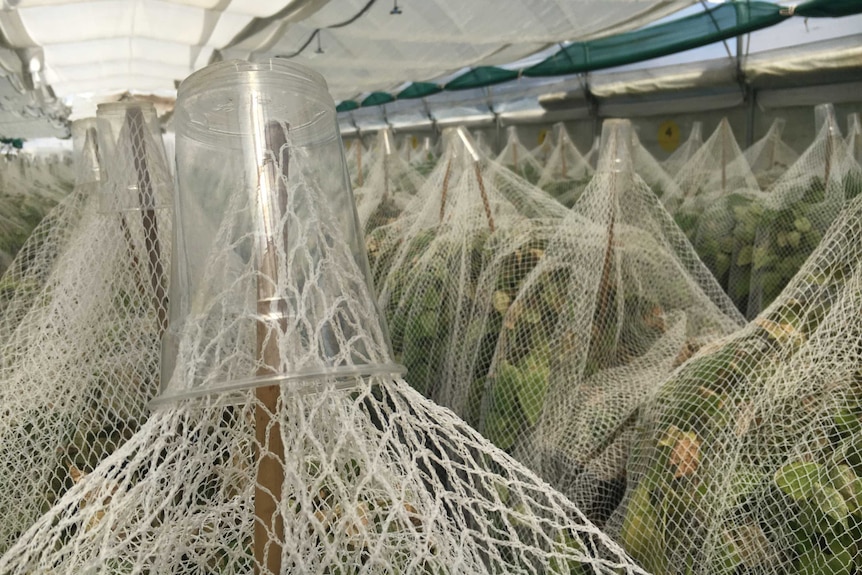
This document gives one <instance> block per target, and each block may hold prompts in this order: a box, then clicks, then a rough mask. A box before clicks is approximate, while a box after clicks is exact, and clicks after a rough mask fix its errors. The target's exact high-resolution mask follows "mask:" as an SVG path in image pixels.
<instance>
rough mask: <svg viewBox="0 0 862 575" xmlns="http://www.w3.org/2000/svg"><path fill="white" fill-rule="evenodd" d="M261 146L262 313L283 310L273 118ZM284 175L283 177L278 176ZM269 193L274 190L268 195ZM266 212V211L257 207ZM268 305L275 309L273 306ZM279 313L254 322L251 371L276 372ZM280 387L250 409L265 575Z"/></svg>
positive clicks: (259, 394) (280, 165) (272, 540)
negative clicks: (273, 205) (272, 204)
mask: <svg viewBox="0 0 862 575" xmlns="http://www.w3.org/2000/svg"><path fill="white" fill-rule="evenodd" d="M265 138H266V149H267V151H268V152H269V154H271V155H272V157H273V158H275V161H273V160H271V159H270V157H269V154H268V155H267V158H265V159H263V161H262V162H260V164H262V165H261V166H260V176H261V177H260V186H261V190H260V197H259V200H258V201H260V202H267V201H272V199H275V200H276V201H277V209H276V210H275V213H274V214H273V213H261V219H262V222H263V225H264V227H265V228H266V229H265V230H264V235H265V237H266V246H265V248H263V249H262V250H261V254H260V260H259V269H258V272H259V275H258V281H257V300H258V301H257V312H258V314H260V316H261V317H271V316H272V315H273V314H274V313H276V314H284V312H285V309H284V308H285V306H284V304H283V302H281V301H280V300H279V296H278V289H277V285H278V255H277V242H278V241H279V239H281V238H283V237H284V235H283V234H277V227H278V225H279V224H280V219H281V218H282V217H283V216H284V214H285V212H286V211H287V189H286V187H285V185H286V184H285V181H286V179H287V167H288V148H287V138H286V135H285V133H284V129H283V128H282V126H281V125H280V124H279V123H278V122H269V123H268V124H267V126H266V129H265ZM282 176H283V178H282ZM273 195H276V197H275V198H273ZM263 211H266V210H262V212H263ZM273 305H277V307H278V309H277V310H274V309H273ZM284 327H285V320H284V319H283V315H282V317H281V318H279V320H278V323H277V324H276V325H273V323H272V322H267V321H263V320H262V321H259V322H258V324H257V350H256V352H257V359H258V362H259V365H260V367H259V368H258V370H257V373H256V375H258V376H260V377H266V376H273V375H276V374H278V373H279V370H280V364H281V354H280V351H279V346H278V342H279V336H280V332H281V331H283V330H284ZM280 390H281V387H280V386H279V385H268V386H263V387H258V388H256V389H255V397H256V399H257V403H256V404H255V408H254V425H255V439H256V440H257V445H258V448H257V449H258V452H257V477H256V478H255V485H254V516H255V523H254V558H255V572H256V573H260V572H261V570H262V569H265V570H266V571H265V572H266V573H267V574H269V575H281V552H282V546H283V542H284V519H283V517H282V515H281V510H280V505H281V500H282V486H283V484H284V442H283V441H282V437H281V423H280V418H279V409H280V405H279V397H280Z"/></svg>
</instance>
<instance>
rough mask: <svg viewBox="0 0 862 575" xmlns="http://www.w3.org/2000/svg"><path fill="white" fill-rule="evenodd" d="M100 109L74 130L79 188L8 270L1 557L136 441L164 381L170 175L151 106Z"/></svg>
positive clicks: (1, 346)
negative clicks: (161, 361)
mask: <svg viewBox="0 0 862 575" xmlns="http://www.w3.org/2000/svg"><path fill="white" fill-rule="evenodd" d="M99 114H100V116H99V120H98V122H97V121H96V120H95V119H88V120H80V121H77V122H75V124H74V125H73V132H74V147H75V161H76V164H77V170H76V172H77V176H76V185H75V188H74V190H73V191H72V192H71V193H70V194H69V195H68V196H66V197H65V198H64V199H63V200H62V201H61V202H60V203H59V204H58V205H57V206H56V207H55V208H54V209H53V210H51V211H50V212H49V214H48V215H47V216H46V217H45V218H44V219H43V220H42V221H41V223H40V224H39V225H38V226H37V228H36V230H35V231H34V233H33V234H32V235H31V236H30V237H29V238H28V240H27V242H26V243H25V245H24V247H23V248H22V249H21V251H20V252H19V254H18V257H17V258H16V259H15V260H14V261H13V263H12V265H11V266H10V268H9V269H8V270H7V272H6V273H5V274H4V275H3V278H2V286H3V293H2V300H0V405H2V411H3V417H2V418H0V468H2V470H3V471H2V473H0V508H2V509H3V510H4V521H3V523H2V526H0V551H3V550H5V549H6V548H7V547H8V546H9V545H11V544H12V543H13V542H14V541H15V540H16V539H17V538H18V537H19V536H20V535H21V534H22V533H24V532H25V531H26V530H27V529H28V528H30V526H31V525H32V524H33V523H34V522H35V521H37V519H38V518H39V517H40V516H41V515H42V514H43V513H45V512H46V511H47V510H48V509H49V508H50V507H51V506H52V505H54V504H55V503H57V502H58V501H59V500H61V499H62V496H63V495H64V494H65V493H66V492H67V491H68V490H69V489H71V488H72V487H73V486H74V484H75V483H76V482H77V481H79V480H80V479H81V477H83V476H84V475H86V474H87V473H88V472H89V471H91V470H92V469H93V468H95V467H96V466H97V465H98V464H99V463H100V462H101V461H102V460H104V459H105V458H106V457H108V456H109V455H110V454H111V453H113V451H115V450H116V449H117V448H118V447H119V446H120V445H122V444H123V443H124V442H125V441H126V440H127V439H128V438H129V437H131V436H132V434H133V433H134V431H135V430H136V429H137V428H138V426H139V425H141V423H142V422H143V420H144V419H145V416H146V413H147V402H148V401H149V400H150V399H151V398H152V397H153V396H154V395H155V393H156V392H157V390H158V387H159V347H160V344H161V336H162V335H163V332H164V328H165V322H166V319H167V300H166V298H167V277H166V273H167V270H168V268H169V266H168V263H167V262H168V257H169V248H170V238H171V222H170V218H169V217H166V214H167V215H168V216H169V215H170V212H169V211H168V210H166V209H165V208H167V207H168V205H169V204H170V202H171V193H172V192H171V187H172V183H171V176H170V172H169V170H168V166H167V163H166V158H165V154H164V149H163V147H162V140H161V135H160V131H159V127H158V120H157V119H156V115H155V110H154V109H153V107H152V105H151V104H147V105H139V104H132V103H123V104H108V105H103V106H100V108H99ZM97 124H98V125H97Z"/></svg>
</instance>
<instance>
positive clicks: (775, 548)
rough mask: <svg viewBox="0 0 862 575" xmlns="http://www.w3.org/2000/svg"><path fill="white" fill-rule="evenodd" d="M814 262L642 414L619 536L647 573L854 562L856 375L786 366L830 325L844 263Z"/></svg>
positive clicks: (859, 447)
mask: <svg viewBox="0 0 862 575" xmlns="http://www.w3.org/2000/svg"><path fill="white" fill-rule="evenodd" d="M797 231H799V230H797ZM788 233H792V231H791V232H787V231H785V232H784V234H785V241H786V236H787V234H788ZM804 233H805V232H804V231H800V234H804ZM776 235H777V234H776ZM800 241H801V239H800ZM857 263H858V262H857ZM811 269H813V271H811V272H802V273H804V274H805V275H804V276H800V277H798V278H797V280H795V281H796V282H797V283H795V287H794V289H793V293H792V294H791V295H792V297H791V296H788V297H785V298H784V299H783V300H782V301H781V302H780V303H778V304H776V305H774V306H773V307H771V308H770V309H769V310H767V311H768V312H767V313H765V314H763V315H761V316H760V317H758V318H757V319H756V320H754V322H753V323H752V324H751V325H750V326H749V328H747V329H746V330H745V331H743V332H740V333H739V334H736V335H734V336H732V337H731V338H728V339H725V340H723V341H722V342H721V343H719V344H716V345H714V346H711V347H710V348H709V349H708V350H706V349H705V350H703V351H702V352H701V353H700V354H699V355H697V356H695V357H694V358H692V359H691V360H690V361H688V362H687V363H686V364H684V365H683V366H682V367H681V368H680V369H678V370H677V371H676V372H675V374H674V375H673V376H672V377H671V378H670V379H669V380H668V381H667V382H666V383H665V384H664V386H663V389H662V392H661V393H660V395H659V396H658V397H657V398H656V399H655V401H654V402H653V403H652V409H653V411H651V412H649V415H645V417H644V418H643V421H642V422H641V424H642V425H643V426H644V428H645V429H646V432H645V433H643V434H641V438H640V440H639V443H638V444H637V446H636V447H635V449H634V450H633V452H632V456H631V458H630V460H629V461H630V463H629V467H630V469H637V470H638V476H637V477H636V478H632V479H633V480H634V481H635V482H636V483H635V484H634V485H633V487H632V489H631V492H630V494H629V496H628V499H627V501H626V504H625V507H624V508H623V510H622V524H621V532H620V541H621V543H622V544H623V545H624V546H625V548H626V550H627V551H628V552H629V553H630V554H631V555H632V556H633V557H634V558H635V559H636V560H638V561H639V562H640V564H641V565H642V566H643V567H644V568H646V569H647V570H649V571H651V572H653V573H662V574H670V573H678V574H687V573H692V572H710V573H727V574H734V573H774V574H779V573H781V574H787V575H809V574H810V575H814V574H824V575H851V574H854V573H858V572H859V571H860V569H862V553H860V552H862V549H860V541H862V443H860V438H862V377H860V374H859V371H858V369H857V370H855V371H854V370H849V371H848V374H847V377H846V378H844V379H842V380H840V381H829V382H811V383H814V385H813V386H808V384H809V382H808V381H805V380H803V379H798V380H797V379H795V378H804V376H800V375H798V374H797V375H795V374H794V372H793V371H792V370H790V369H788V365H798V366H800V367H801V368H802V369H805V370H811V368H812V365H811V362H813V361H817V359H816V358H817V356H816V355H814V354H812V353H811V349H810V346H809V345H808V343H807V342H808V341H809V339H810V337H811V336H812V334H814V333H815V332H817V331H818V330H820V329H822V327H823V326H826V327H827V329H829V327H830V326H829V325H828V324H829V322H830V321H834V319H835V318H831V319H830V320H826V318H827V315H828V314H829V313H830V309H831V307H830V306H831V305H832V304H833V303H834V302H835V301H836V294H837V293H840V292H841V291H842V290H844V289H846V288H845V281H846V280H847V279H849V278H851V277H852V275H853V273H854V269H853V262H850V263H849V264H848V262H841V261H838V260H837V258H836V261H833V262H829V265H828V266H822V267H820V268H811ZM821 352H825V353H829V352H828V351H826V350H821ZM815 367H816V366H815ZM792 390H797V391H792ZM799 390H804V391H799Z"/></svg>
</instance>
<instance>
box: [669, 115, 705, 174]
mask: <svg viewBox="0 0 862 575" xmlns="http://www.w3.org/2000/svg"><path fill="white" fill-rule="evenodd" d="M702 146H703V123H702V122H694V123H692V125H691V133H689V135H688V139H687V140H686V141H685V142H683V143H682V145H681V146H680V147H678V148H677V149H676V150H674V151H673V153H672V154H671V155H670V156H668V157H667V159H666V160H665V161H664V163H663V164H662V166H663V167H664V169H665V171H666V172H667V173H668V174H670V175H671V176H672V177H676V175H677V174H679V171H680V170H681V169H682V167H683V166H685V165H686V164H687V163H688V161H689V160H690V159H691V158H692V157H693V156H694V155H695V154H696V153H697V151H698V150H700V148H701V147H702Z"/></svg>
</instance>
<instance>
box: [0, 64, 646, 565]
mask: <svg viewBox="0 0 862 575" xmlns="http://www.w3.org/2000/svg"><path fill="white" fill-rule="evenodd" d="M232 65H234V66H239V65H238V64H235V63H233V62H225V63H222V64H219V65H218V66H220V67H221V70H226V69H227V70H228V71H229V72H233V70H231V69H230V68H227V67H228V66H232ZM276 65H277V66H285V64H284V63H283V62H279V63H277V64H273V66H276ZM292 68H296V67H295V66H292ZM217 71H218V70H217ZM269 73H271V72H269ZM194 78H195V76H192V77H191V79H190V80H186V84H184V86H186V85H187V84H188V82H190V81H191V80H193V79H194ZM321 83H322V80H321ZM189 90H190V91H191V90H192V88H189ZM194 95H195V93H194V92H192V95H190V96H187V98H189V99H191V98H192V96H194ZM320 100H321V98H316V100H315V102H314V104H313V105H318V106H319V105H320ZM256 101H258V100H256ZM183 106H184V94H183V87H181V88H180V95H179V101H178V104H177V109H178V111H179V113H180V114H182V113H183ZM328 107H330V108H332V110H331V111H330V113H329V114H328V115H329V117H330V118H331V120H332V122H331V123H332V130H333V131H334V130H335V129H336V128H335V126H336V124H335V120H334V116H335V114H334V105H333V104H332V103H331V100H330V102H329V104H328ZM297 124H299V125H301V124H300V122H297ZM265 130H266V137H265V139H266V148H265V150H264V151H263V154H262V156H261V155H256V154H257V153H260V149H259V148H257V149H251V150H250V149H249V148H245V151H246V153H251V152H255V155H254V157H257V158H258V160H257V162H258V163H257V164H256V165H257V171H258V173H259V174H260V177H259V178H255V179H253V180H251V181H252V182H255V186H254V187H253V188H251V189H248V190H244V189H240V190H229V192H231V193H229V194H216V195H215V197H221V198H229V200H228V205H226V206H225V207H226V208H228V209H227V210H225V212H224V217H223V219H222V220H221V221H220V225H219V229H218V232H217V233H216V234H215V235H214V236H213V240H214V241H213V244H212V246H211V248H212V249H210V250H209V253H208V255H207V258H206V265H205V269H204V270H203V271H202V273H201V276H200V278H199V281H194V282H193V283H192V285H195V286H198V288H199V291H197V292H196V293H191V294H188V296H189V297H190V300H189V303H190V307H189V312H190V313H189V315H188V316H187V318H186V320H187V321H185V322H183V323H182V324H181V325H179V326H178V325H172V329H176V330H177V332H176V333H177V334H178V341H179V345H178V348H177V349H178V354H177V361H176V369H175V370H174V371H173V378H172V380H171V382H170V385H169V387H168V389H167V390H166V396H164V397H163V398H162V400H163V401H162V403H161V404H160V407H159V408H158V410H157V411H155V412H154V414H153V415H152V416H151V417H150V419H149V420H148V421H147V423H146V424H145V425H144V426H143V427H142V429H141V430H140V431H139V432H138V433H137V434H135V436H134V437H132V438H131V439H130V440H129V441H128V442H127V443H126V444H125V445H124V446H123V447H122V448H121V449H119V450H118V451H116V452H115V453H114V454H113V455H112V456H111V457H110V458H108V459H107V460H106V461H104V462H103V463H102V464H101V465H100V466H98V467H97V468H96V469H94V470H93V471H92V472H91V473H89V474H87V475H86V476H84V477H83V478H82V479H81V480H80V481H79V483H78V484H77V485H76V486H75V487H74V488H73V489H72V490H70V491H69V493H68V494H67V495H66V496H65V497H64V498H63V499H62V500H61V501H60V502H59V503H58V504H57V505H56V506H55V507H54V508H52V509H51V510H50V511H49V512H48V513H47V514H45V515H44V516H43V517H42V518H41V519H40V520H39V521H38V522H37V524H36V525H35V526H34V527H33V528H32V529H31V530H30V531H29V532H28V533H27V534H26V535H25V536H24V537H22V538H21V539H20V540H19V542H18V543H17V544H16V545H15V546H14V547H13V548H12V549H11V550H10V551H9V552H8V553H7V554H6V555H5V556H4V557H3V558H2V559H0V571H2V572H4V573H10V574H24V573H28V574H29V573H48V572H53V571H62V572H66V573H89V572H94V571H99V572H104V571H110V572H124V571H132V572H142V573H190V574H192V573H199V574H203V573H212V572H218V573H249V572H251V571H252V570H254V571H255V572H257V573H261V574H281V573H309V574H311V573H317V574H324V573H326V574H334V573H341V574H347V573H375V574H377V573H393V574H395V573H399V574H400V573H535V574H539V573H542V574H545V573H571V572H573V571H574V572H584V573H608V574H610V573H643V572H642V571H641V570H640V569H639V568H637V567H636V566H635V565H634V564H633V563H632V562H631V560H630V559H629V558H628V557H627V556H626V555H625V554H624V553H623V552H622V550H621V549H620V548H619V547H618V546H617V545H615V544H614V543H613V542H612V541H611V540H610V539H608V538H607V537H605V536H604V535H603V534H602V533H601V532H600V531H599V530H598V529H597V528H596V527H595V526H594V525H593V524H591V523H590V522H589V521H587V520H586V519H585V518H584V516H583V515H582V514H581V513H580V512H579V511H578V510H577V508H575V507H574V506H573V505H572V504H571V503H570V502H568V501H567V500H566V499H564V498H563V497H562V496H560V495H559V494H557V493H556V492H555V491H553V490H552V489H551V488H550V487H548V486H547V484H545V483H543V482H542V481H541V480H539V479H538V478H537V477H536V476H535V475H533V474H531V473H530V472H529V471H527V470H526V469H524V468H523V467H522V466H521V465H519V464H518V463H516V462H514V461H513V460H512V459H510V458H509V457H507V456H506V455H504V454H503V453H502V452H500V451H499V450H497V449H495V448H494V447H493V446H492V445H491V444H489V443H488V442H487V441H485V440H484V439H482V438H481V437H480V436H479V435H478V434H477V433H475V432H474V431H472V430H471V429H470V428H468V427H466V426H465V425H464V424H463V423H461V422H460V421H459V420H458V419H457V418H456V417H455V416H454V415H452V414H451V412H449V411H447V410H445V409H442V408H440V407H438V406H436V405H435V404H433V403H431V402H429V401H428V400H425V399H423V398H422V397H421V396H420V395H419V394H417V393H416V392H415V391H413V390H412V389H411V388H410V387H409V386H408V385H407V384H406V383H405V382H403V381H402V380H400V379H398V378H395V377H392V376H389V375H382V374H379V375H376V376H375V375H372V373H373V372H374V371H375V369H377V370H378V371H379V368H380V367H384V368H385V364H386V363H387V362H388V350H387V349H386V345H385V343H384V340H385V338H384V335H383V332H382V330H381V328H380V325H379V324H378V321H377V317H376V313H375V311H374V301H373V297H372V294H371V293H370V292H369V290H368V287H367V282H366V278H365V277H364V273H363V270H362V265H361V261H359V260H361V259H362V256H361V252H360V253H359V254H357V253H356V252H355V251H354V247H355V246H354V245H353V244H352V242H351V241H349V240H350V239H351V235H352V234H353V233H356V230H355V229H354V226H347V227H345V225H344V223H345V222H347V221H349V219H348V220H344V219H340V216H344V215H345V214H344V210H349V211H352V210H353V208H352V206H350V205H340V206H336V205H334V204H332V203H331V202H325V201H322V200H323V199H324V198H332V197H333V196H334V195H338V194H337V191H338V190H331V189H327V186H328V185H337V181H338V180H337V178H333V179H329V180H327V179H323V178H321V179H311V180H308V179H306V173H308V171H307V170H305V168H307V167H309V166H312V165H313V164H314V163H315V162H319V161H320V150H314V149H312V150H310V151H309V150H306V149H304V148H302V147H295V146H292V145H291V144H290V142H291V137H292V134H291V132H290V129H289V128H287V127H286V125H284V124H278V123H276V122H274V121H272V120H270V121H267V123H266V127H265ZM300 132H301V133H302V130H301V129H300ZM180 133H181V129H180V128H179V127H178V153H179V156H178V158H179V166H180V180H179V183H180V193H181V194H183V193H185V192H186V186H193V185H194V184H193V183H190V182H187V181H185V180H184V173H185V174H188V173H189V172H188V171H186V172H184V171H183V170H184V168H183V166H184V164H186V162H188V160H189V159H188V158H187V157H185V155H184V150H185V148H184V143H183V139H182V138H180ZM259 135H262V134H259ZM300 137H302V136H300ZM263 139H264V138H258V139H257V140H256V141H262V140H263ZM339 155H340V152H339ZM208 165H209V164H208ZM185 167H186V168H189V166H188V165H186V166H185ZM288 167H289V169H288ZM330 169H331V166H330ZM312 171H313V169H312ZM233 183H236V180H235V179H234V180H233ZM222 185H231V183H230V182H228V181H227V180H223V184H222ZM342 185H343V183H342ZM342 191H343V192H344V193H345V194H346V195H347V197H349V191H348V190H346V189H343V190H342ZM189 201H190V199H189V198H185V199H183V200H182V202H183V203H182V205H184V206H185V205H188V204H187V203H186V202H189ZM273 209H274V210H275V211H273ZM270 216H272V217H270ZM249 217H250V218H249ZM353 218H354V221H355V215H354V216H353ZM249 224H251V226H250V225H249ZM254 230H257V231H254ZM295 240H302V241H300V242H298V243H294V241H295ZM357 258H359V260H357ZM333 369H335V370H336V371H335V372H333ZM303 373H304V374H305V376H304V377H294V376H299V375H300V374H303ZM314 373H316V374H317V375H313V374H314ZM290 374H293V375H294V376H291V375H290ZM327 374H328V375H327ZM339 374H340V375H339ZM238 380H239V382H242V381H245V382H246V384H247V385H252V384H253V383H254V382H257V383H261V382H265V383H266V382H268V385H264V386H262V387H255V388H254V389H249V388H248V387H246V388H245V389H242V387H243V386H242V385H237V383H238ZM231 382H234V383H231ZM276 383H280V385H275V384H276ZM219 388H221V389H230V388H233V389H234V391H233V393H218V392H217V390H218V389H219ZM237 388H239V389H237ZM196 394H201V395H200V396H198V397H189V396H193V395H196ZM183 396H185V398H184V399H183V398H182V397H183Z"/></svg>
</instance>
